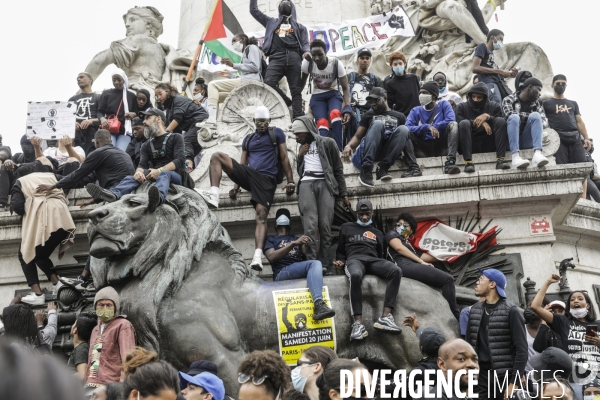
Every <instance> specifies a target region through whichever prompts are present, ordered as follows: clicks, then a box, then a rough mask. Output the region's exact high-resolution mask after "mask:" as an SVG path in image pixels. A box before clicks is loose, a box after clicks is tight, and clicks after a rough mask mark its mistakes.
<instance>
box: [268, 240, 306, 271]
mask: <svg viewBox="0 0 600 400" xmlns="http://www.w3.org/2000/svg"><path fill="white" fill-rule="evenodd" d="M295 240H298V238H297V237H296V236H293V235H288V236H267V241H266V242H265V250H264V251H265V252H266V251H267V250H268V249H275V250H279V249H282V248H284V247H286V246H287V245H288V244H289V243H291V242H293V241H295ZM303 259H304V257H303V256H302V249H301V248H300V246H294V248H293V249H292V250H290V252H289V253H287V255H286V256H285V257H283V258H282V259H281V260H279V261H277V262H274V263H272V264H271V268H272V269H273V279H275V278H277V275H278V274H279V272H280V271H281V270H282V269H284V268H285V267H287V266H288V265H292V264H293V263H297V262H300V261H302V260H303Z"/></svg>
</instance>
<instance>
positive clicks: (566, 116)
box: [543, 99, 581, 132]
mask: <svg viewBox="0 0 600 400" xmlns="http://www.w3.org/2000/svg"><path fill="white" fill-rule="evenodd" d="M543 105H544V112H545V113H546V117H548V124H549V125H550V128H552V129H554V130H555V131H557V132H576V131H578V129H577V120H576V119H575V116H576V115H581V114H580V113H579V105H578V104H577V102H576V101H572V100H567V99H548V100H546V101H544V103H543Z"/></svg>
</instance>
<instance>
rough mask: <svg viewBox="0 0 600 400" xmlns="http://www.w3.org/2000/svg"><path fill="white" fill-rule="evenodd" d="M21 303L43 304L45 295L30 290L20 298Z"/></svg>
mask: <svg viewBox="0 0 600 400" xmlns="http://www.w3.org/2000/svg"><path fill="white" fill-rule="evenodd" d="M21 303H27V304H30V305H32V306H43V305H44V304H46V295H45V294H44V293H42V295H41V296H38V295H37V294H35V293H33V292H31V293H29V294H28V295H27V296H25V297H22V298H21Z"/></svg>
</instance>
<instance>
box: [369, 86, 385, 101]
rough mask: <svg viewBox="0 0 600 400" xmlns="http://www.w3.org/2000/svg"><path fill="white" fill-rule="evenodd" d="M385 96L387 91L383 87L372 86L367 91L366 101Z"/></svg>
mask: <svg viewBox="0 0 600 400" xmlns="http://www.w3.org/2000/svg"><path fill="white" fill-rule="evenodd" d="M381 98H387V92H386V91H385V89H384V88H380V87H374V88H373V89H371V90H370V91H369V95H368V96H367V101H369V100H370V99H381Z"/></svg>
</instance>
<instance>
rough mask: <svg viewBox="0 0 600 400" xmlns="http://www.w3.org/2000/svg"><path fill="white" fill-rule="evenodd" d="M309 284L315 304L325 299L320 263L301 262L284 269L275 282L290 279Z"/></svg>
mask: <svg viewBox="0 0 600 400" xmlns="http://www.w3.org/2000/svg"><path fill="white" fill-rule="evenodd" d="M304 278H306V282H307V283H308V290H309V291H310V295H311V296H312V298H313V303H314V302H315V301H317V300H322V299H323V266H322V265H321V262H320V261H317V260H309V261H300V262H297V263H293V264H292V265H288V266H287V267H285V268H283V269H282V270H281V271H279V273H278V274H277V276H276V277H275V282H280V281H288V280H290V279H304Z"/></svg>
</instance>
